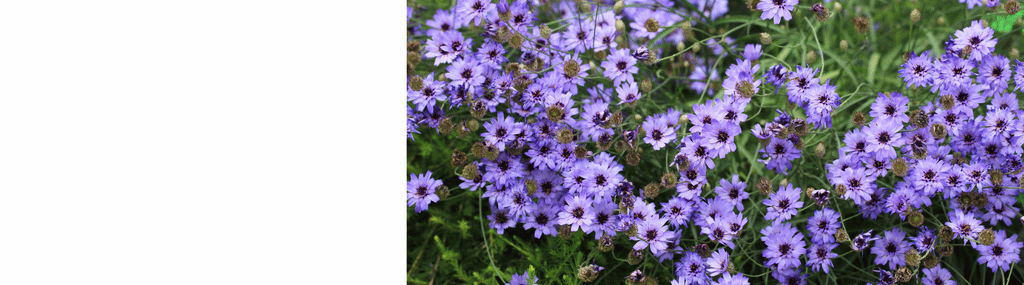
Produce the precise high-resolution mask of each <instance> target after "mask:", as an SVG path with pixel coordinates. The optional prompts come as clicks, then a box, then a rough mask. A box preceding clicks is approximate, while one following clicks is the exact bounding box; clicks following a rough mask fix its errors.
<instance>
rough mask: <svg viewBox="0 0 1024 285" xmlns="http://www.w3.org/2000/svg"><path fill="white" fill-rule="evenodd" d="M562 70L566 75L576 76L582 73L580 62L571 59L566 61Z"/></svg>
mask: <svg viewBox="0 0 1024 285" xmlns="http://www.w3.org/2000/svg"><path fill="white" fill-rule="evenodd" d="M562 72H565V76H568V77H576V75H579V74H580V63H579V62H576V61H575V60H571V59H570V60H568V61H566V62H565V66H563V67H562Z"/></svg>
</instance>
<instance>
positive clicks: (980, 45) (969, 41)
mask: <svg viewBox="0 0 1024 285" xmlns="http://www.w3.org/2000/svg"><path fill="white" fill-rule="evenodd" d="M994 34H995V31H994V30H992V28H989V27H985V26H984V25H982V24H981V20H978V21H973V22H971V26H970V27H966V28H964V29H963V30H958V31H956V32H954V33H953V35H954V36H956V39H954V40H953V43H954V44H953V49H955V50H963V49H964V48H965V47H971V56H970V58H969V59H970V60H980V59H981V58H982V57H984V56H986V55H989V54H991V53H992V52H993V51H995V50H996V42H997V41H998V40H996V39H994V38H992V36H993V35H994Z"/></svg>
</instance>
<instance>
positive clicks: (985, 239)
mask: <svg viewBox="0 0 1024 285" xmlns="http://www.w3.org/2000/svg"><path fill="white" fill-rule="evenodd" d="M995 239H996V236H995V233H994V232H992V229H990V228H985V229H984V230H982V231H981V234H980V235H978V243H980V244H983V245H992V242H994V241H995Z"/></svg>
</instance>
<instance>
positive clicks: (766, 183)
mask: <svg viewBox="0 0 1024 285" xmlns="http://www.w3.org/2000/svg"><path fill="white" fill-rule="evenodd" d="M756 188H757V192H760V193H761V194H762V195H768V194H769V193H771V192H772V181H771V180H768V178H765V177H761V180H758V181H757V186H756Z"/></svg>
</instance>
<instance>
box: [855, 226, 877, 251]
mask: <svg viewBox="0 0 1024 285" xmlns="http://www.w3.org/2000/svg"><path fill="white" fill-rule="evenodd" d="M873 231H874V230H868V231H866V232H863V233H861V234H859V235H857V236H856V237H854V238H853V240H851V241H850V248H852V249H853V251H856V252H860V251H861V250H864V249H865V248H867V247H868V243H869V242H871V241H874V240H878V238H876V237H871V232H873Z"/></svg>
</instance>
